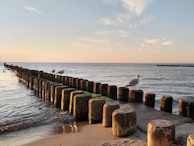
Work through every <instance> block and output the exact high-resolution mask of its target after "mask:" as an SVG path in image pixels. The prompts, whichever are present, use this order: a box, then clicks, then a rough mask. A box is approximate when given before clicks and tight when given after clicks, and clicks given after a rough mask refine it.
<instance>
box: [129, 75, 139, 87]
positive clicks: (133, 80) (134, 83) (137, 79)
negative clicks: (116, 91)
mask: <svg viewBox="0 0 194 146" xmlns="http://www.w3.org/2000/svg"><path fill="white" fill-rule="evenodd" d="M139 77H142V76H140V75H136V79H132V80H131V81H130V82H129V84H127V85H126V86H125V87H129V86H133V88H134V89H135V88H136V85H137V84H138V83H139Z"/></svg>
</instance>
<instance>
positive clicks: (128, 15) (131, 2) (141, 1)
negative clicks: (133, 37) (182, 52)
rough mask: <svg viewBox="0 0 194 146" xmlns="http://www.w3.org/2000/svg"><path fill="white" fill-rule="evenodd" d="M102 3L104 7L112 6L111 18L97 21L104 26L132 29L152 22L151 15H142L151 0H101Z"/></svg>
mask: <svg viewBox="0 0 194 146" xmlns="http://www.w3.org/2000/svg"><path fill="white" fill-rule="evenodd" d="M103 2H104V3H105V4H106V5H110V6H114V7H113V10H114V11H113V12H112V16H111V17H106V18H100V19H99V20H98V21H97V22H99V23H101V24H104V25H106V26H107V25H112V26H117V27H118V26H119V27H125V28H126V27H127V28H128V29H133V28H136V27H138V26H139V25H143V24H146V23H149V22H150V21H151V20H152V17H151V15H143V12H144V11H145V9H146V8H147V7H148V6H149V5H150V4H151V3H152V2H153V0H112V1H111V0H103ZM115 7H116V8H115ZM142 15H143V16H142Z"/></svg>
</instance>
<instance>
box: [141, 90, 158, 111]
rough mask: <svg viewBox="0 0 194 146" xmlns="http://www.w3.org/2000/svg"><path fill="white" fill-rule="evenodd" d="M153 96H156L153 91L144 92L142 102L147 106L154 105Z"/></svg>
mask: <svg viewBox="0 0 194 146" xmlns="http://www.w3.org/2000/svg"><path fill="white" fill-rule="evenodd" d="M155 97H156V95H155V94H154V93H146V94H145V101H144V104H145V105H147V106H149V107H153V108H154V106H155Z"/></svg>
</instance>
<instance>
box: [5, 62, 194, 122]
mask: <svg viewBox="0 0 194 146" xmlns="http://www.w3.org/2000/svg"><path fill="white" fill-rule="evenodd" d="M4 65H5V67H7V68H10V69H12V70H14V71H15V72H16V73H17V74H18V76H19V78H20V79H21V80H24V81H25V80H26V84H27V86H28V87H29V88H30V89H33V88H34V90H35V94H36V95H37V96H39V97H41V98H43V100H44V99H45V100H46V101H51V102H52V103H54V95H53V94H51V95H50V92H52V93H54V92H55V91H53V90H54V88H53V90H51V89H50V86H51V83H49V82H48V81H51V82H57V83H59V85H60V86H61V85H64V86H68V87H71V88H74V89H76V90H83V91H88V92H90V93H97V94H101V95H102V96H107V97H109V98H111V99H114V100H118V101H124V102H139V103H143V91H142V90H129V89H128V88H125V87H119V88H118V94H117V86H115V85H108V84H101V83H99V82H93V81H88V80H86V79H81V78H74V77H70V76H62V75H56V74H51V73H46V72H43V71H38V70H29V69H25V68H22V67H18V66H13V65H8V64H4ZM37 77H38V78H37ZM45 79H46V80H45ZM35 84H39V85H37V86H36V85H35ZM39 86H40V88H38V87H39ZM45 86H46V88H45ZM55 86H57V84H56V85H55ZM55 86H53V87H55ZM47 89H48V92H47ZM50 90H51V91H50ZM45 93H47V94H45ZM48 94H49V95H48ZM155 96H156V95H155V94H154V93H146V94H145V96H144V104H145V105H147V106H149V107H153V108H154V107H155ZM172 105H173V98H172V97H171V96H162V97H161V99H160V109H161V111H165V112H169V113H172ZM56 106H57V107H59V106H58V105H56ZM59 108H60V107H59ZM179 114H180V115H181V116H186V117H189V118H192V119H194V101H192V100H187V99H180V100H179Z"/></svg>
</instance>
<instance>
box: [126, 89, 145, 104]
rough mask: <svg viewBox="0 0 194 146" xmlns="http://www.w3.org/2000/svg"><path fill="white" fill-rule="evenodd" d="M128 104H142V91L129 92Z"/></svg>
mask: <svg viewBox="0 0 194 146" xmlns="http://www.w3.org/2000/svg"><path fill="white" fill-rule="evenodd" d="M129 102H139V103H143V91H142V90H130V91H129Z"/></svg>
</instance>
